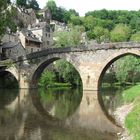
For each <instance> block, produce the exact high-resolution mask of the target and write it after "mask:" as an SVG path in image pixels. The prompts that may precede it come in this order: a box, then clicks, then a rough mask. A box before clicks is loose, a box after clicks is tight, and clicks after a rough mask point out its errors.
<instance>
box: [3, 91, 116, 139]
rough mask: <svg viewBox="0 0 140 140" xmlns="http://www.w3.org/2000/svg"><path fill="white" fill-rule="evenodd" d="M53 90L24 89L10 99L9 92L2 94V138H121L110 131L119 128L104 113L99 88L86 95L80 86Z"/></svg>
mask: <svg viewBox="0 0 140 140" xmlns="http://www.w3.org/2000/svg"><path fill="white" fill-rule="evenodd" d="M7 92H9V94H10V93H12V92H11V90H10V91H7ZM51 92H52V91H45V92H44V91H41V92H40V93H37V90H36V91H34V90H32V91H30V92H29V91H28V90H20V91H19V94H15V92H14V93H13V96H12V95H11V96H12V97H14V98H11V97H10V98H9V102H7V100H8V97H9V96H7V95H6V94H5V95H6V97H7V100H2V98H0V100H1V101H0V106H3V107H2V108H1V109H0V140H46V139H47V140H116V139H117V138H116V136H115V135H114V133H115V131H114V133H109V132H111V131H110V130H111V129H114V130H115V128H114V126H112V125H111V123H110V122H109V121H108V120H107V118H106V116H105V115H104V114H103V112H102V110H101V108H100V105H99V104H98V102H97V92H96V93H93V92H85V91H84V93H83V97H82V94H81V93H80V92H81V90H79V89H77V90H70V89H69V90H58V91H57V90H55V91H53V93H51ZM1 94H2V93H1ZM3 96H4V95H3ZM6 97H5V98H6ZM81 99H82V100H81ZM108 127H110V128H108ZM96 128H97V130H101V129H103V130H104V131H100V132H98V131H96V130H95V129H96ZM107 131H108V133H107Z"/></svg>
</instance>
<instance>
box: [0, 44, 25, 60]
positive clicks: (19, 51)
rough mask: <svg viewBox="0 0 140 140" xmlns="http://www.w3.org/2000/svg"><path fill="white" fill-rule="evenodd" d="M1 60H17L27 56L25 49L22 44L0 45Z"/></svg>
mask: <svg viewBox="0 0 140 140" xmlns="http://www.w3.org/2000/svg"><path fill="white" fill-rule="evenodd" d="M0 52H1V60H5V59H9V58H11V59H15V58H16V57H18V56H24V55H25V54H26V51H25V49H24V48H23V46H22V45H21V44H20V43H13V42H5V43H2V44H1V45H0Z"/></svg>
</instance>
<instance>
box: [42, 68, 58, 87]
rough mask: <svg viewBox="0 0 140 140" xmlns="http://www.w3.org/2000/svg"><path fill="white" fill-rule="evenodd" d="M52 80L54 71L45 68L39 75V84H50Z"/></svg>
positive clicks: (43, 85) (53, 79) (44, 85)
mask: <svg viewBox="0 0 140 140" xmlns="http://www.w3.org/2000/svg"><path fill="white" fill-rule="evenodd" d="M54 81H55V75H54V73H53V72H51V71H49V70H45V71H44V72H43V73H42V75H41V77H40V80H39V86H41V87H47V86H48V85H51V84H52V83H53V82H54Z"/></svg>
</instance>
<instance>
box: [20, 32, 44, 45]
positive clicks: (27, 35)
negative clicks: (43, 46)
mask: <svg viewBox="0 0 140 140" xmlns="http://www.w3.org/2000/svg"><path fill="white" fill-rule="evenodd" d="M22 33H23V35H24V36H25V38H26V39H28V40H30V41H34V42H39V43H42V42H41V41H40V40H39V39H38V38H37V37H36V36H35V35H34V34H33V33H32V32H31V31H30V30H26V29H24V30H22Z"/></svg>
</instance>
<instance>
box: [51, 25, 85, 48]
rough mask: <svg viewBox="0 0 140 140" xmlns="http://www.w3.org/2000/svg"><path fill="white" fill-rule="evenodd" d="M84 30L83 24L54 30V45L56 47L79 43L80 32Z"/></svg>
mask: <svg viewBox="0 0 140 140" xmlns="http://www.w3.org/2000/svg"><path fill="white" fill-rule="evenodd" d="M83 31H84V27H83V26H75V27H72V28H70V29H69V30H68V31H57V32H55V35H54V36H55V38H56V41H55V45H56V46H57V47H65V46H75V45H79V44H81V34H82V33H83Z"/></svg>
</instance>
